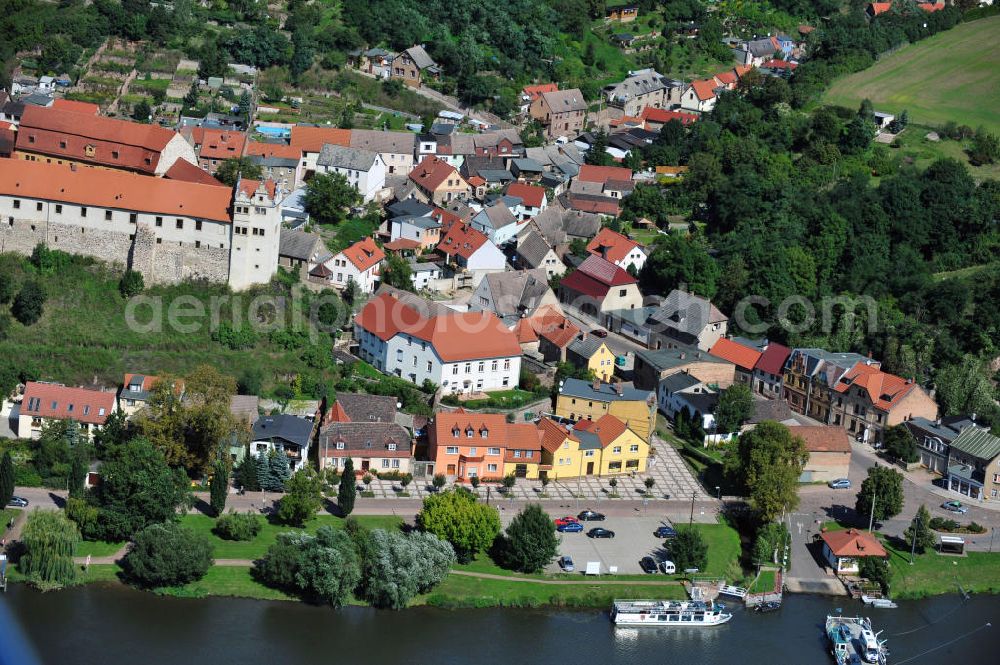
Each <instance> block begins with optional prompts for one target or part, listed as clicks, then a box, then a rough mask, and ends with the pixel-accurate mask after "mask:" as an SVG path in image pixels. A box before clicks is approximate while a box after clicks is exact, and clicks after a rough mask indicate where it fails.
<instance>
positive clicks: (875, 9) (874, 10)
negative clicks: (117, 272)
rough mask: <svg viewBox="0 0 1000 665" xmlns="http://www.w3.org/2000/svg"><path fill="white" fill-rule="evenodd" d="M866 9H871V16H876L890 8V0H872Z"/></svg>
mask: <svg viewBox="0 0 1000 665" xmlns="http://www.w3.org/2000/svg"><path fill="white" fill-rule="evenodd" d="M868 9H869V10H871V14H872V16H878V15H879V14H884V13H886V12H887V11H889V10H890V9H892V3H891V2H873V3H871V4H870V5H868Z"/></svg>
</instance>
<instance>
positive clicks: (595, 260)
mask: <svg viewBox="0 0 1000 665" xmlns="http://www.w3.org/2000/svg"><path fill="white" fill-rule="evenodd" d="M559 301H560V302H563V303H566V304H569V305H572V306H573V307H575V308H576V309H578V310H580V311H581V312H583V313H585V314H589V315H590V316H593V317H594V318H596V319H598V320H599V321H601V322H602V324H605V325H610V322H611V319H610V316H609V315H608V314H609V313H610V312H613V311H616V310H623V309H635V308H641V307H642V293H640V292H639V284H638V281H637V280H636V278H635V277H633V276H632V275H630V274H628V273H627V272H625V271H624V270H622V269H621V268H619V267H618V266H616V265H615V264H613V263H611V262H609V261H605V260H604V259H602V258H601V257H600V256H596V255H593V254H591V255H590V256H588V257H587V258H586V259H585V260H584V262H583V263H581V264H580V265H579V267H578V268H577V269H576V270H574V271H573V272H571V273H569V274H568V275H566V276H565V277H563V279H562V281H560V283H559Z"/></svg>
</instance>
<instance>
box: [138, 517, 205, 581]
mask: <svg viewBox="0 0 1000 665" xmlns="http://www.w3.org/2000/svg"><path fill="white" fill-rule="evenodd" d="M212 563H213V560H212V543H211V542H210V541H209V539H208V537H207V536H205V535H204V534H202V533H198V532H196V531H195V530H194V529H190V528H188V527H185V526H181V525H180V524H150V525H149V526H147V527H146V528H144V529H143V530H142V531H140V532H139V533H137V534H136V535H135V539H134V540H133V542H132V544H131V545H130V546H129V550H128V554H126V555H125V558H124V559H123V560H122V569H123V570H124V571H125V575H126V577H128V578H129V579H130V580H132V581H133V582H134V583H136V584H138V585H139V586H143V587H148V588H155V587H165V586H180V585H182V584H187V583H189V582H194V581H196V580H200V579H201V578H202V577H204V576H205V573H207V572H208V569H209V568H211V566H212Z"/></svg>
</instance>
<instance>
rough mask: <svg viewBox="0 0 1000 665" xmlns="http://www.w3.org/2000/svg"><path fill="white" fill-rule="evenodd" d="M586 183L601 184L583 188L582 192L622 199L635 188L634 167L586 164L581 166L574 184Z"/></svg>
mask: <svg viewBox="0 0 1000 665" xmlns="http://www.w3.org/2000/svg"><path fill="white" fill-rule="evenodd" d="M584 183H590V184H592V185H599V187H598V188H593V189H581V190H580V193H585V194H601V195H604V196H607V197H609V198H613V199H622V198H624V197H626V196H628V195H629V194H631V193H632V190H633V189H635V183H634V182H633V181H632V169H630V168H626V167H624V166H594V165H593V164H584V165H583V166H581V167H580V175H578V176H577V177H576V180H575V181H574V183H573V184H574V185H575V184H584ZM570 191H573V190H572V189H571V190H570Z"/></svg>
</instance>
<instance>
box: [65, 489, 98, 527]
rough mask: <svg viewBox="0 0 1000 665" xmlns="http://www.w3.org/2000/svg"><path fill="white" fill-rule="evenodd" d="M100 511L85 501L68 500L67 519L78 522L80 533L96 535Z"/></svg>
mask: <svg viewBox="0 0 1000 665" xmlns="http://www.w3.org/2000/svg"><path fill="white" fill-rule="evenodd" d="M99 515H100V510H98V508H97V506H92V505H90V504H89V503H87V502H86V501H85V500H84V499H78V498H71V499H67V500H66V517H68V518H69V519H71V520H73V521H74V522H76V525H77V526H78V527H80V532H81V533H84V534H87V533H94V532H95V531H96V530H97V520H98V518H99Z"/></svg>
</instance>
